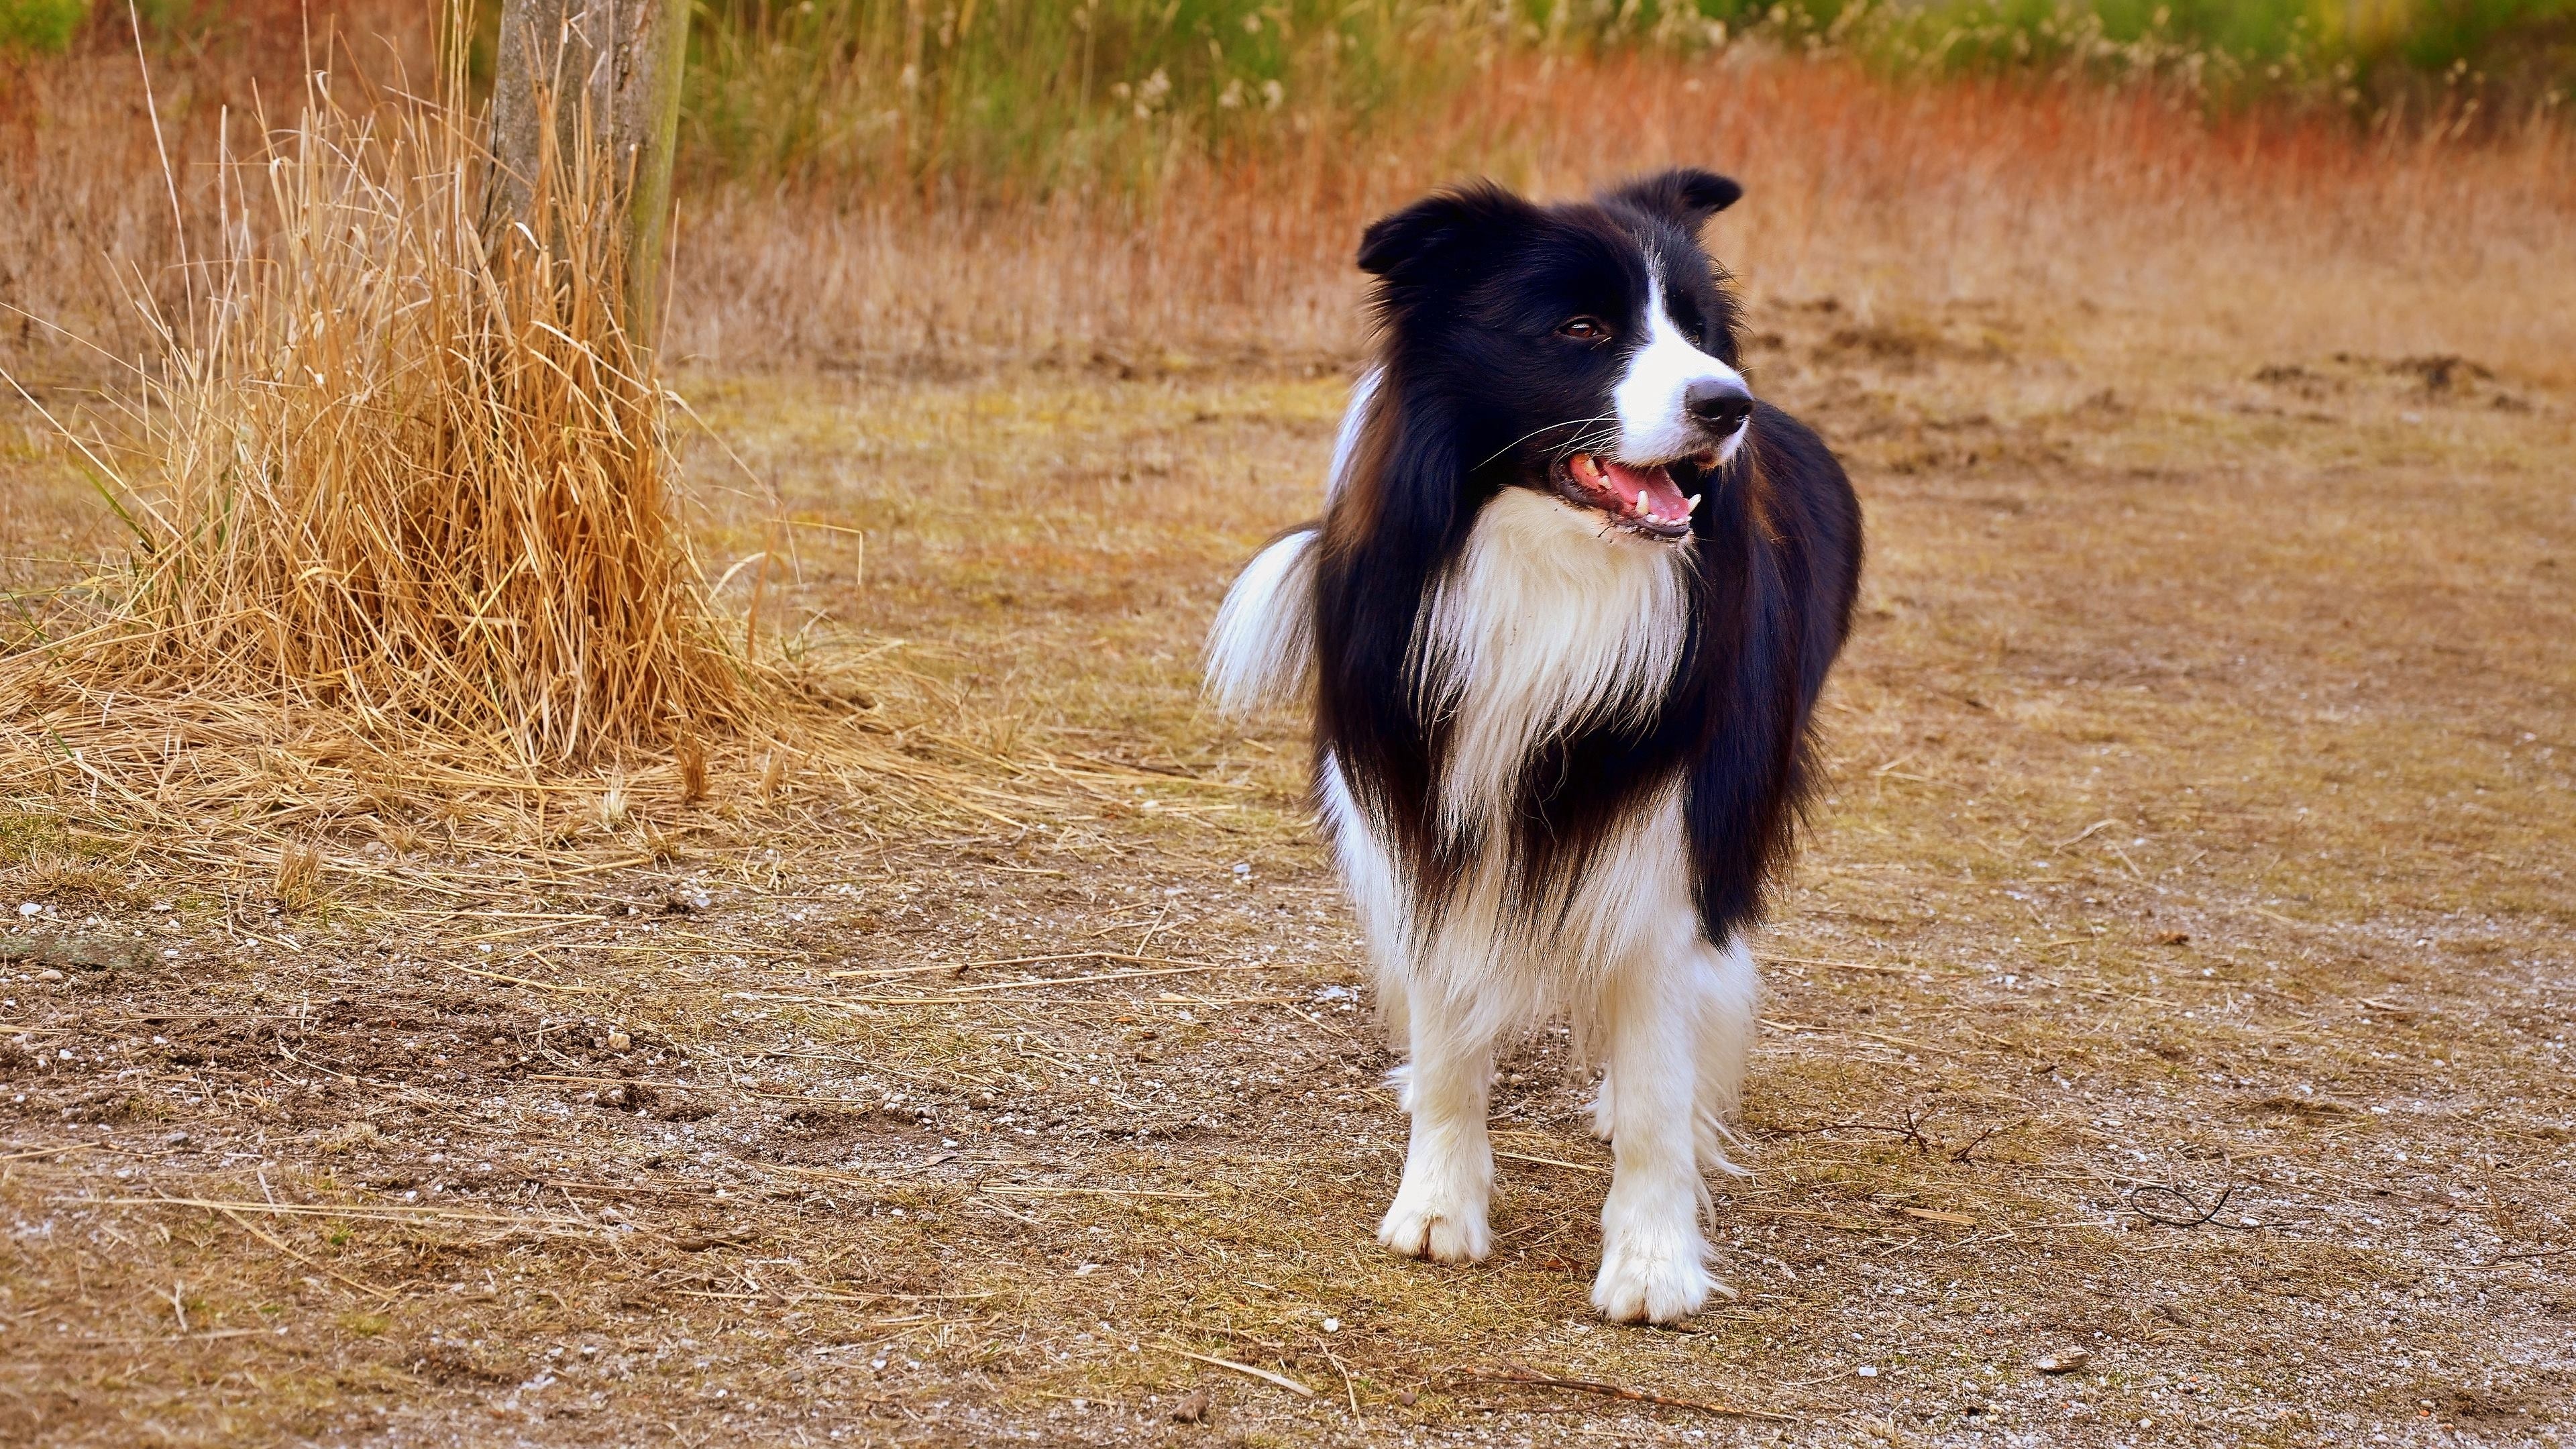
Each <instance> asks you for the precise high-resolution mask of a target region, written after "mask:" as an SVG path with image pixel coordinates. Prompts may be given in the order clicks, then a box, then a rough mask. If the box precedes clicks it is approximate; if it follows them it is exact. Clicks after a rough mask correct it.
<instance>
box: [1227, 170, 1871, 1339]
mask: <svg viewBox="0 0 2576 1449" xmlns="http://www.w3.org/2000/svg"><path fill="white" fill-rule="evenodd" d="M1740 194H1741V188H1739V187H1738V186H1737V185H1736V184H1735V183H1734V182H1732V181H1729V180H1727V179H1726V178H1724V177H1721V176H1714V175H1710V174H1709V173H1707V172H1704V171H1692V170H1677V171H1672V172H1668V173H1665V174H1663V175H1658V176H1654V177H1651V178H1649V179H1646V180H1643V181H1640V182H1637V183H1635V184H1633V185H1629V186H1626V187H1624V188H1622V189H1619V190H1616V191H1612V192H1609V193H1607V194H1605V195H1603V196H1601V197H1599V198H1597V199H1596V200H1593V201H1590V202H1586V203H1576V204H1568V205H1559V206H1540V205H1536V204H1533V203H1531V202H1528V201H1525V200H1523V199H1521V198H1520V197H1517V196H1514V195H1512V194H1511V193H1509V192H1507V191H1504V190H1502V189H1500V188H1498V187H1495V186H1492V185H1485V184H1479V185H1472V186H1466V187H1461V188H1459V189H1457V190H1453V191H1445V192H1441V193H1438V194H1435V195H1433V196H1430V197H1428V198H1426V199H1424V200H1422V201H1420V202H1417V203H1415V204H1414V205H1412V206H1410V207H1407V208H1406V209H1404V210H1402V211H1399V212H1397V213H1395V214H1394V215H1392V216H1389V217H1386V218H1384V219H1383V220H1380V221H1379V222H1377V223H1376V224H1374V225H1372V226H1371V227H1369V229H1368V232H1367V235H1366V237H1365V239H1364V240H1363V241H1362V243H1361V245H1360V254H1359V264H1360V266H1361V268H1362V269H1364V270H1366V271H1368V272H1370V273H1372V274H1374V275H1375V276H1376V277H1377V279H1378V281H1377V285H1376V293H1375V305H1376V313H1377V318H1378V321H1379V324H1380V328H1379V339H1380V340H1379V353H1378V358H1377V361H1376V364H1375V366H1374V367H1372V368H1371V369H1370V370H1369V371H1368V372H1367V374H1366V375H1365V376H1363V377H1362V379H1361V380H1360V383H1359V386H1358V388H1357V390H1356V392H1355V394H1354V396H1353V398H1352V400H1351V404H1350V410H1349V412H1348V414H1347V416H1346V417H1345V419H1344V422H1343V425H1342V434H1341V438H1340V441H1339V443H1338V445H1337V447H1336V450H1335V456H1334V459H1333V464H1332V473H1331V477H1330V481H1329V483H1328V485H1327V496H1326V502H1325V508H1324V515H1323V518H1322V519H1321V520H1320V521H1319V522H1316V523H1313V524H1309V525H1306V526H1304V527H1300V528H1297V529H1295V530H1292V531H1291V532H1289V533H1287V534H1285V535H1283V536H1281V537H1280V538H1279V539H1278V540H1276V541H1275V542H1273V543H1272V544H1271V545H1270V546H1269V547H1268V548H1266V549H1264V550H1263V551H1262V553H1261V555H1260V556H1259V557H1258V558H1256V559H1254V560H1253V561H1252V563H1251V565H1250V566H1249V567H1248V568H1246V569H1245V570H1244V572H1243V575H1242V577H1241V578H1239V579H1238V580H1236V582H1235V584H1234V587H1233V589H1232V591H1231V592H1230V593H1229V594H1228V595H1227V597H1226V600H1225V605H1224V608H1223V610H1222V611H1221V612H1220V613H1219V614H1218V616H1217V620H1216V624H1215V627H1214V631H1213V634H1212V636H1211V638H1210V640H1209V645H1208V661H1207V668H1208V686H1209V690H1210V692H1211V694H1212V695H1213V696H1214V697H1215V699H1216V700H1217V701H1218V703H1219V704H1220V705H1223V706H1225V707H1228V708H1232V709H1237V710H1240V709H1245V708H1249V707H1252V706H1254V705H1256V704H1259V703H1261V702H1263V701H1265V700H1299V699H1302V700H1305V701H1307V702H1309V703H1310V704H1311V707H1312V708H1313V711H1314V729H1315V793H1316V800H1317V806H1318V809H1319V811H1320V813H1321V816H1322V819H1323V823H1324V827H1325V829H1326V831H1327V832H1328V833H1329V835H1330V838H1331V841H1332V845H1333V849H1334V852H1335V855H1336V858H1337V861H1338V864H1339V866H1340V869H1341V875H1342V879H1343V882H1344V885H1345V887H1346V889H1347V890H1348V892H1349V896H1350V899H1351V903H1352V906H1353V908H1354V910H1355V911H1356V913H1357V914H1358V917H1359V921H1360V925H1361V928H1362V930H1363V931H1364V932H1365V934H1366V936H1367V939H1368V942H1369V947H1370V951H1371V954H1372V955H1373V957H1374V959H1375V965H1376V972H1377V984H1378V992H1379V998H1380V1001H1381V1003H1382V1006H1383V1009H1384V1011H1385V1013H1386V1016H1387V1019H1388V1023H1389V1027H1390V1030H1391V1031H1392V1033H1393V1034H1394V1036H1395V1038H1396V1041H1397V1045H1398V1049H1399V1051H1402V1052H1405V1053H1406V1054H1407V1055H1408V1056H1409V1061H1408V1063H1407V1065H1405V1066H1404V1067H1401V1068H1399V1069H1398V1072H1397V1076H1398V1080H1399V1085H1400V1087H1401V1089H1402V1091H1403V1094H1404V1104H1405V1107H1406V1110H1407V1111H1408V1112H1410V1113H1411V1115H1412V1124H1413V1128H1412V1141H1411V1145H1410V1148H1409V1150H1408V1151H1407V1153H1406V1156H1405V1163H1404V1181H1403V1185H1402V1186H1401V1187H1399V1188H1398V1189H1397V1191H1396V1195H1395V1203H1394V1205H1393V1206H1392V1207H1390V1208H1389V1209H1388V1210H1387V1214H1386V1218H1385V1221H1384V1222H1383V1223H1382V1224H1381V1225H1380V1226H1379V1228H1378V1239H1379V1241H1381V1242H1383V1243H1385V1244H1386V1245H1387V1246H1388V1247H1390V1248H1392V1249H1394V1250H1395V1251H1397V1252H1399V1253H1405V1254H1411V1255H1419V1256H1428V1257H1431V1258H1436V1259H1439V1260H1441V1261H1443V1262H1462V1261H1474V1260H1476V1259H1480V1258H1483V1257H1484V1256H1485V1255H1486V1253H1487V1252H1488V1251H1489V1250H1490V1249H1491V1246H1492V1242H1493V1239H1492V1235H1491V1233H1490V1232H1489V1230H1488V1229H1487V1227H1486V1206H1487V1203H1488V1201H1489V1200H1490V1198H1491V1195H1492V1191H1493V1177H1494V1165H1493V1153H1492V1150H1491V1147H1490V1145H1489V1144H1488V1141H1487V1138H1486V1088H1487V1084H1488V1081H1489V1080H1490V1077H1491V1074H1492V1071H1493V1060H1494V1053H1495V1049H1496V1047H1497V1045H1498V1043H1502V1042H1503V1041H1505V1040H1506V1038H1507V1037H1508V1036H1509V1035H1511V1034H1514V1033H1518V1032H1524V1031H1527V1030H1529V1029H1530V1028H1532V1027H1534V1026H1536V1025H1538V1024H1539V1023H1541V1022H1544V1021H1546V1020H1548V1019H1550V1018H1552V1017H1554V1016H1557V1015H1563V1016H1565V1017H1566V1018H1568V1019H1569V1020H1570V1021H1571V1022H1572V1024H1573V1035H1574V1039H1575V1042H1576V1044H1577V1048H1578V1050H1579V1051H1580V1052H1582V1053H1583V1054H1584V1055H1585V1056H1586V1057H1587V1058H1589V1059H1593V1060H1597V1061H1601V1062H1602V1063H1603V1064H1604V1066H1605V1068H1606V1070H1605V1073H1604V1076H1603V1079H1602V1084H1601V1091H1600V1096H1599V1099H1598V1101H1597V1103H1596V1105H1595V1107H1594V1123H1595V1126H1596V1129H1597V1130H1599V1131H1600V1132H1602V1133H1603V1134H1604V1135H1606V1136H1607V1137H1609V1139H1610V1141H1611V1143H1612V1146H1613V1155H1614V1158H1615V1164H1616V1170H1615V1173H1614V1175H1613V1177H1612V1179H1611V1184H1610V1194H1609V1200H1608V1201H1607V1203H1606V1204H1605V1205H1604V1206H1603V1208H1602V1210H1601V1234H1602V1256H1601V1271H1600V1275H1599V1276H1598V1277H1597V1278H1596V1279H1595V1280H1594V1282H1593V1285H1592V1301H1593V1303H1594V1305H1595V1306H1597V1307H1598V1308H1599V1309H1600V1310H1601V1312H1602V1313H1603V1314H1605V1315H1607V1316H1608V1317H1610V1318H1612V1319H1614V1320H1620V1321H1631V1320H1639V1319H1645V1320H1652V1321H1654V1322H1658V1323H1663V1322H1670V1321H1673V1320H1675V1319H1679V1318H1683V1317H1686V1316H1688V1315H1689V1314H1691V1313H1693V1312H1696V1311H1697V1310H1698V1309H1699V1308H1700V1307H1701V1306H1702V1305H1703V1304H1704V1303H1705V1302H1706V1301H1707V1299H1708V1296H1709V1294H1710V1293H1711V1292H1712V1291H1723V1290H1722V1289H1720V1287H1719V1285H1718V1284H1717V1283H1716V1281H1715V1280H1714V1279H1713V1278H1712V1277H1711V1276H1710V1273H1709V1267H1708V1250H1707V1245H1706V1243H1705V1241H1704V1240H1703V1239H1702V1237H1701V1235H1700V1216H1701V1214H1702V1213H1703V1212H1704V1211H1705V1210H1706V1209H1707V1207H1708V1202H1709V1194H1708V1186H1707V1181H1706V1178H1705V1177H1704V1176H1703V1173H1704V1172H1705V1171H1706V1170H1707V1169H1709V1168H1717V1169H1720V1170H1724V1171H1737V1170H1739V1169H1736V1168H1735V1167H1734V1165H1733V1164H1732V1163H1730V1162H1728V1160H1727V1158H1726V1153H1725V1145H1726V1143H1727V1141H1728V1140H1729V1139H1728V1137H1727V1133H1726V1129H1725V1127H1724V1125H1723V1124H1724V1122H1725V1120H1726V1118H1727V1117H1728V1116H1729V1114H1730V1113H1732V1111H1733V1110H1734V1108H1735V1105H1736V1099H1737V1088H1738V1083H1739V1081H1740V1079H1741V1075H1742V1072H1743V1067H1744V1058H1745V1054H1746V1052H1747V1050H1748V1048H1749V1047H1750V1046H1751V1043H1752V1038H1753V1034H1754V1028H1755V1022H1756V1015H1755V1013H1756V1002H1757V997H1758V995H1759V989H1760V988H1759V982H1758V980H1757V978H1756V975H1755V971H1754V965H1753V959H1752V956H1751V955H1750V953H1749V952H1748V951H1747V950H1746V948H1745V944H1744V932H1745V931H1746V930H1747V929H1748V928H1749V927H1751V926H1752V925H1753V923H1754V922H1755V920H1756V918H1757V917H1758V916H1759V915H1760V914H1761V910H1762V902H1763V893H1764V888H1765V885H1766V882H1767V881H1768V880H1769V878H1770V877H1771V876H1772V874H1773V873H1774V872H1775V871H1776V870H1777V869H1778V868H1779V866H1780V865H1781V864H1782V862H1783V859H1784V857H1785V856H1786V855H1787V854H1788V851H1789V846H1790V836H1791V831H1792V827H1793V825H1794V823H1795V818H1796V816H1797V814H1798V810H1799V806H1800V804H1801V801H1802V799H1803V798H1804V796H1805V794H1806V792H1807V790H1808V786H1809V782H1810V780H1811V779H1812V778H1813V770H1814V767H1813V764H1812V761H1811V759H1810V755H1811V749H1810V744H1809V738H1808V731H1809V720H1810V717H1811V716H1812V714H1813V712H1814V709H1815V704H1816V695H1817V691H1818V690H1819V689H1820V688H1821V687H1822V686H1823V684H1824V681H1825V673H1826V671H1827V670H1828V669H1829V668H1830V667H1831V666H1832V664H1833V661H1834V656H1835V654H1836V653H1837V652H1838V651H1839V650H1840V648H1841V646H1842V642H1843V637H1844V634H1845V632H1846V630H1847V628H1848V624H1849V618H1850V612H1851V605H1852V597H1853V593H1854V591H1855V588H1856V587H1857V583H1858V578H1859V571H1860V555H1861V526H1860V508H1859V504H1858V502H1857V500H1856V499H1855V498H1854V497H1853V494H1852V490H1851V485H1850V483H1849V482H1848V481H1847V480H1846V479H1845V477H1844V476H1843V470H1842V468H1841V466H1840V465H1839V464H1837V463H1836V462H1835V461H1834V457H1833V455H1832V454H1831V453H1830V452H1828V451H1826V449H1825V447H1824V445H1823V444H1822V443H1821V442H1819V441H1818V440H1817V438H1816V435H1815V434H1814V433H1812V432H1810V431H1809V430H1808V429H1807V428H1806V427H1804V426H1803V425H1801V424H1799V423H1798V422H1797V421H1796V420H1794V419H1792V418H1790V417H1789V416H1788V415H1787V414H1785V413H1782V412H1780V411H1779V410H1778V409H1776V408H1773V407H1770V406H1768V405H1767V404H1764V403H1762V402H1760V401H1758V400H1756V399H1755V398H1754V397H1753V395H1752V393H1751V391H1750V389H1749V388H1748V387H1747V385H1746V382H1745V378H1744V374H1743V372H1742V371H1741V369H1740V366H1739V363H1738V361H1737V357H1738V353H1737V338H1736V329H1737V313H1736V304H1735V302H1734V299H1733V298H1732V297H1731V296H1730V295H1729V292H1728V289H1727V277H1726V275H1725V273H1723V272H1722V271H1721V270H1720V269H1719V268H1718V267H1717V266H1716V265H1715V264H1714V263H1713V262H1711V261H1710V259H1709V256H1708V254H1707V253H1706V252H1704V251H1703V250H1701V248H1700V243H1699V236H1698V234H1699V230H1700V226H1701V224H1702V223H1703V222H1705V221H1706V220H1707V219H1708V218H1709V217H1710V216H1711V215H1712V214H1714V213H1715V212H1717V211H1720V210H1722V209H1724V208H1725V207H1726V206H1727V205H1728V204H1729V203H1731V202H1733V201H1734V200H1735V199H1736V198H1737V197H1738V196H1739V195H1740Z"/></svg>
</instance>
